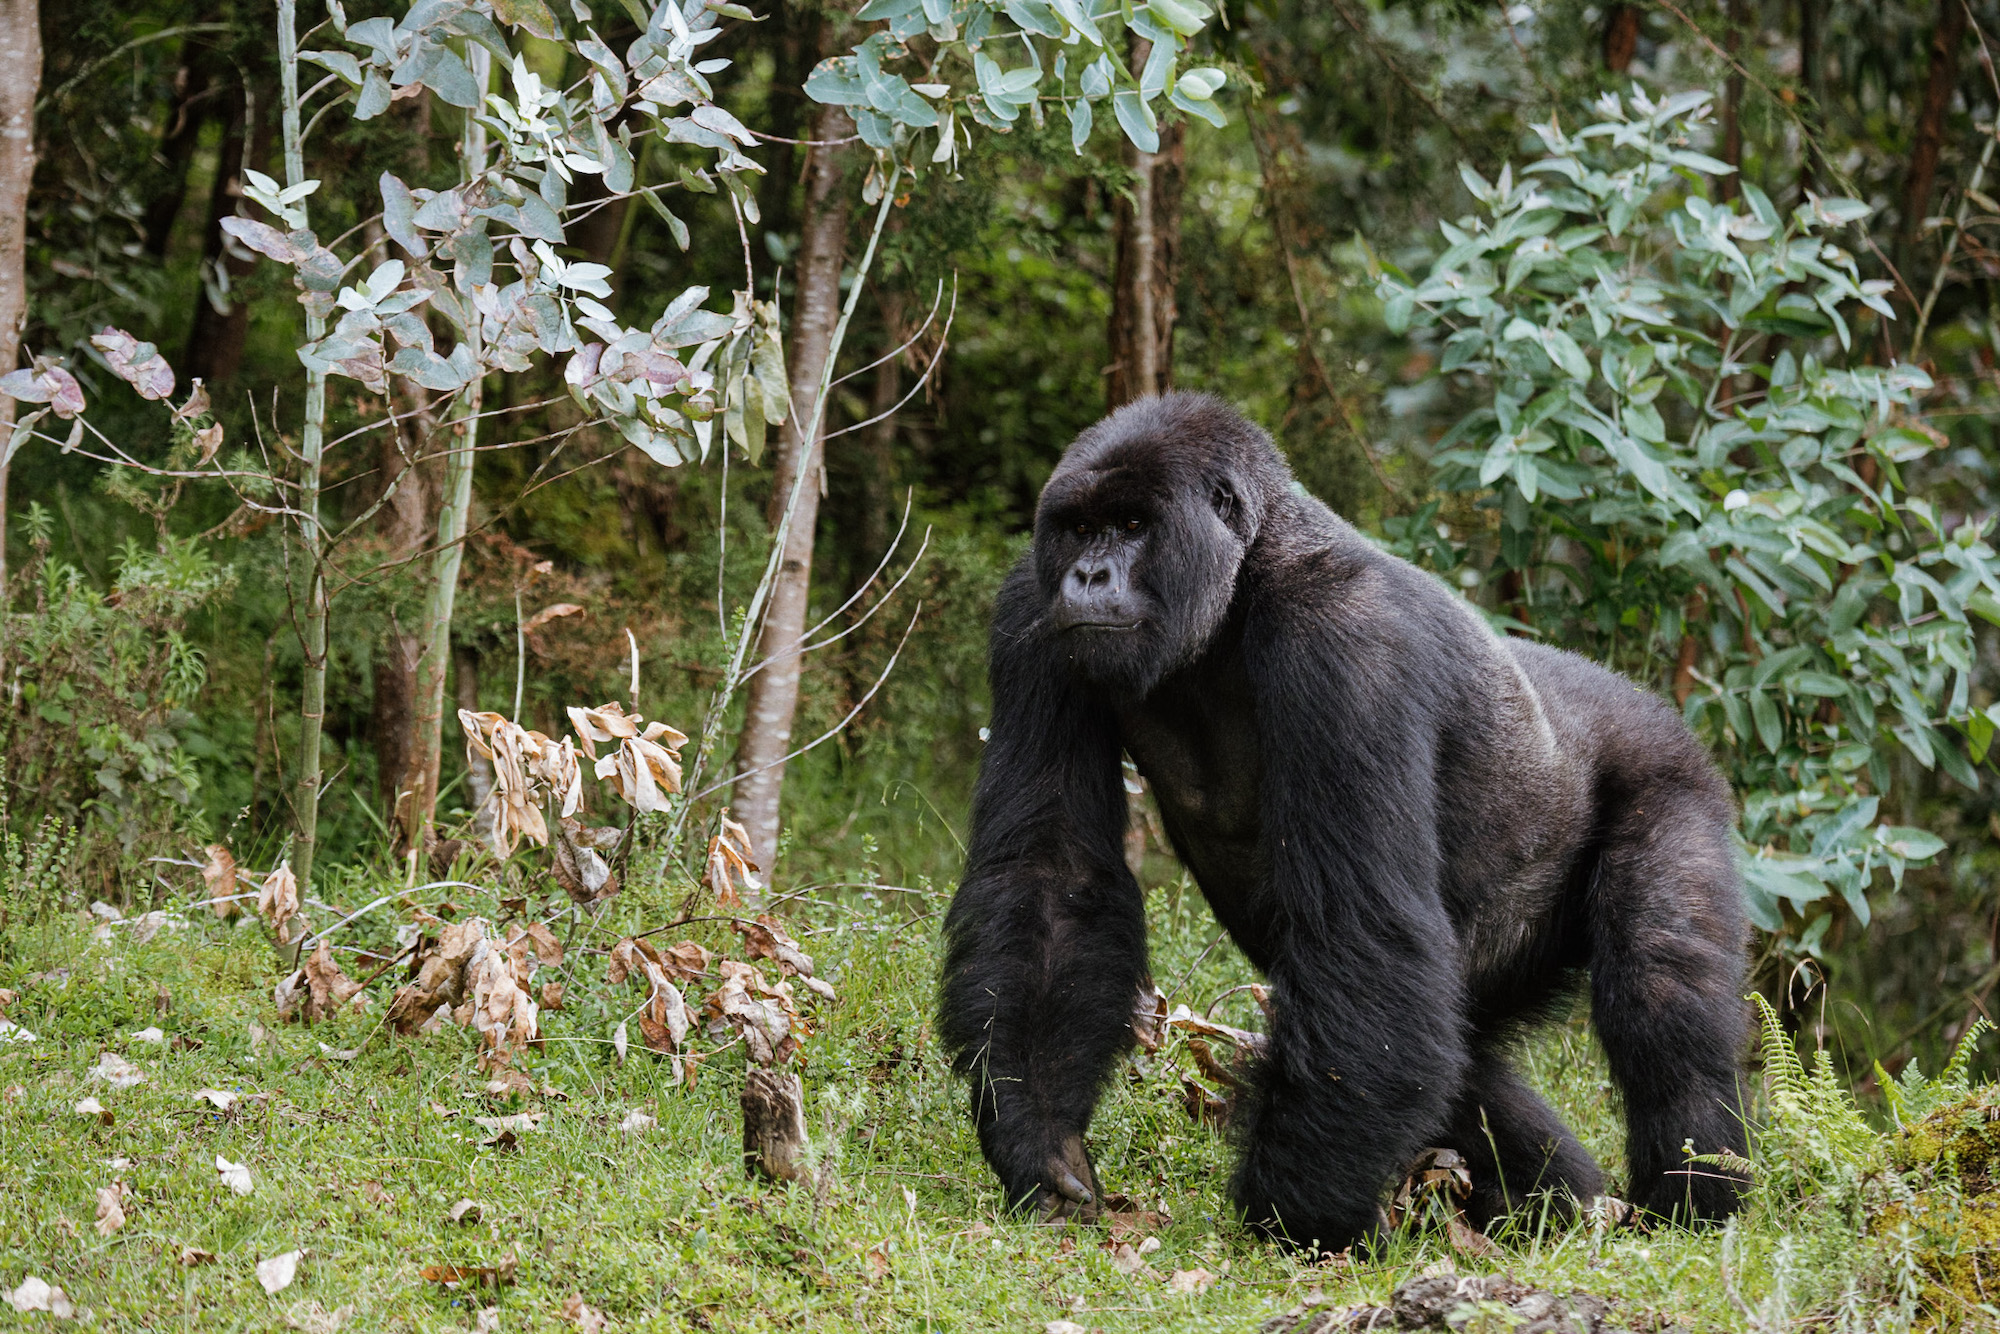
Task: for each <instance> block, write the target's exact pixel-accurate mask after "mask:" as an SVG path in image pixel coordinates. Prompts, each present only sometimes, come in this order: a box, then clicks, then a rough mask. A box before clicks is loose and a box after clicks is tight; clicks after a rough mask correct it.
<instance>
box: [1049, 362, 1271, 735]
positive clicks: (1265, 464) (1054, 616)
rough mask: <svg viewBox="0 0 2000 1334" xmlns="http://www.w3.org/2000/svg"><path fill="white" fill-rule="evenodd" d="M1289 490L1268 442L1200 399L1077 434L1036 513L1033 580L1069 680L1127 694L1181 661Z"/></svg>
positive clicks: (1196, 650) (1131, 410) (1116, 418)
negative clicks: (1062, 649)
mask: <svg viewBox="0 0 2000 1334" xmlns="http://www.w3.org/2000/svg"><path fill="white" fill-rule="evenodd" d="M1290 484H1291V473H1290V471H1289V470H1288V469H1287V468H1286V467H1285V463H1284V460H1283V459H1282V458H1281V457H1280V456H1279V454H1278V451H1277V449H1276V448H1275V447H1274V446H1273V445H1272V444H1271V440H1270V437H1269V436H1267V435H1265V434H1264V432H1263V431H1262V430H1260V429H1259V428H1258V427H1256V426H1254V425H1252V424H1251V423H1250V422H1249V421H1246V420H1245V419H1244V418H1243V416H1242V415H1241V414H1240V413H1238V412H1236V411H1235V410H1234V409H1233V408H1231V407H1229V406H1228V405H1227V404H1225V403H1223V402H1221V401H1220V400H1218V399H1215V398H1211V397H1209V396H1207V395H1205V394H1167V395H1165V396H1163V397H1160V398H1145V399H1140V400H1138V401H1137V402H1134V403H1129V404H1127V405H1126V406H1124V407H1122V408H1120V409H1119V410H1118V411H1116V412H1114V413H1112V414H1111V415H1110V416H1109V417H1106V418H1105V419H1104V420H1103V421H1101V422H1098V423H1097V424H1096V425H1095V426H1093V427H1091V428H1090V429H1089V430H1087V431H1085V432H1084V433H1083V434H1082V435H1080V436H1078V437H1077V440H1076V443H1075V444H1073V445H1071V446H1070V447H1069V450H1068V452H1067V453H1065V454H1064V455H1063V459H1062V462H1061V463H1059V464H1058V465H1056V470H1055V474H1054V475H1053V476H1052V477H1050V478H1049V483H1048V485H1047V486H1045V487H1043V488H1042V499H1041V504H1040V505H1039V506H1038V507H1037V508H1036V511H1035V568H1036V572H1037V574H1038V575H1039V577H1040V579H1041V585H1042V591H1043V594H1044V595H1045V596H1046V597H1047V599H1048V608H1049V618H1050V622H1051V624H1052V625H1053V626H1054V627H1055V629H1056V631H1057V633H1058V634H1060V635H1061V636H1062V637H1063V640H1064V642H1065V644H1066V645H1067V647H1068V650H1069V657H1070V661H1071V663H1073V664H1074V666H1075V667H1076V670H1077V672H1078V673H1079V674H1080V675H1081V676H1082V677H1083V678H1084V679H1085V680H1086V681H1088V682H1090V683H1091V684H1092V685H1095V686H1098V687H1100V688H1102V689H1104V690H1107V691H1109V692H1111V693H1113V694H1115V695H1118V696H1121V697H1125V698H1139V697H1142V696H1144V695H1146V694H1147V693H1148V692H1150V691H1151V690H1152V688H1153V687H1154V686H1155V685H1157V684H1159V682H1160V680H1161V678H1163V677H1165V676H1166V675H1167V674H1168V673H1169V672H1172V671H1173V670H1174V669H1175V668H1177V667H1181V666H1184V665H1186V664H1187V663H1189V662H1191V661H1193V660H1194V659H1195V658H1196V657H1197V656H1198V655H1199V654H1200V653H1201V650H1202V648H1203V647H1204V646H1205V645H1206V644H1207V643H1208V641H1209V640H1210V638H1211V637H1212V636H1213V635H1214V634H1215V632H1216V630H1217V628H1218V627H1219V626H1221V624H1222V622H1223V619H1224V618H1225V617H1226V616H1227V615H1228V613H1229V607H1230V603H1231V602H1232V601H1233V600H1234V598H1235V593H1236V571H1237V567H1238V566H1239V565H1240V564H1241V563H1242V560H1243V553H1244V552H1246V551H1247V550H1249V548H1250V546H1251V544H1252V543H1254V542H1255V541H1256V540H1257V533H1258V530H1259V528H1260V526H1261V525H1262V524H1263V521H1264V516H1265V514H1266V513H1267V512H1269V510H1270V508H1271V506H1272V505H1273V504H1274V503H1275V502H1276V501H1277V499H1278V498H1279V497H1280V496H1282V495H1283V494H1284V491H1285V488H1287V487H1288V486H1289V485H1290Z"/></svg>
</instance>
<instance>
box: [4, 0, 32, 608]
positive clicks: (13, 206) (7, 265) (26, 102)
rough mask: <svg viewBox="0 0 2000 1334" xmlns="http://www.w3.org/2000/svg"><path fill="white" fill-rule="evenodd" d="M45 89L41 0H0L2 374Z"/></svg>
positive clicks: (18, 310) (13, 333) (20, 304)
mask: <svg viewBox="0 0 2000 1334" xmlns="http://www.w3.org/2000/svg"><path fill="white" fill-rule="evenodd" d="M41 87H42V19H41V3H40V0H0V375H4V374H6V373H7V372H8V371H11V370H13V369H14V366H15V363H16V362H18V361H19V360H20V359H21V327H22V325H23V324H25V323H26V322H27V317H28V270H27V254H28V187H29V186H30V185H31V184H33V182H34V178H35V97H36V95H37V94H38V93H39V92H40V91H41ZM13 427H14V400H13V399H11V398H5V397H0V450H4V449H5V447H6V445H5V442H6V440H7V438H8V436H10V435H11V434H12V433H13ZM7 468H8V460H6V459H5V458H4V457H0V613H4V612H5V611H6V608H7V602H6V589H7Z"/></svg>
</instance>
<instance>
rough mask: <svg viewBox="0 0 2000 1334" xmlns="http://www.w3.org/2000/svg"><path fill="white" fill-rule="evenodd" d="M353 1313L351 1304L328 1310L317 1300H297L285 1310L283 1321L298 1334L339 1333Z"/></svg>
mask: <svg viewBox="0 0 2000 1334" xmlns="http://www.w3.org/2000/svg"><path fill="white" fill-rule="evenodd" d="M353 1314H354V1307H353V1306H351V1305H350V1306H336V1307H335V1308H334V1309H333V1310H331V1311H329V1310H327V1309H326V1308H325V1307H324V1306H321V1305H320V1304H319V1303H318V1302H299V1303H297V1304H296V1305H294V1306H293V1307H292V1309H291V1310H289V1311H287V1312H285V1323H286V1324H288V1325H290V1326H291V1327H292V1328H293V1329H296V1330H298V1331H300V1334H340V1331H341V1329H343V1328H344V1327H345V1326H346V1324H347V1321H348V1319H349V1317H351V1316H352V1315H353Z"/></svg>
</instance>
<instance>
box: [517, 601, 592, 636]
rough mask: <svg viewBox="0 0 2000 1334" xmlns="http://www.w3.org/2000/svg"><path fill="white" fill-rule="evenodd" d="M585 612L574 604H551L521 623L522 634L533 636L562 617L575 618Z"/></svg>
mask: <svg viewBox="0 0 2000 1334" xmlns="http://www.w3.org/2000/svg"><path fill="white" fill-rule="evenodd" d="M582 610H583V608H582V607H579V606H577V605H576V604H575V603H574V602H551V603H550V604H549V605H548V606H546V607H544V608H542V609H541V610H540V611H538V612H536V613H535V614H534V615H533V616H530V617H529V618H528V619H527V620H525V621H523V622H521V633H523V634H530V635H531V634H533V633H534V632H535V631H537V630H539V629H541V628H542V627H543V626H545V625H547V624H548V623H549V622H550V621H553V620H555V619H557V618H558V617H562V616H575V615H577V614H578V613H580V612H581V611H582Z"/></svg>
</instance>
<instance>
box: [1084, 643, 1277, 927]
mask: <svg viewBox="0 0 2000 1334" xmlns="http://www.w3.org/2000/svg"><path fill="white" fill-rule="evenodd" d="M1118 731H1119V736H1120V739H1121V740H1122V741H1123V742H1124V745H1125V750H1126V752H1127V753H1128V754H1130V755H1131V757H1132V761H1133V763H1134V764H1136V765H1138V767H1139V772H1140V773H1141V774H1143V775H1144V776H1145V779H1146V782H1147V784H1148V785H1149V786H1150V787H1151V789H1152V792H1153V798H1154V800H1155V801H1156V802H1158V804H1159V808H1160V817H1161V819H1162V821H1163V822H1164V823H1165V825H1166V829H1167V835H1168V837H1169V838H1171V839H1172V840H1173V844H1174V851H1175V852H1176V853H1178V854H1179V856H1180V858H1181V860H1182V861H1183V862H1184V863H1186V865H1187V868H1188V870H1189V871H1190V872H1192V873H1193V875H1194V878H1195V881H1196V883H1197V884H1199V885H1200V886H1201V890H1202V894H1203V895H1204V896H1205V897H1206V898H1207V899H1208V901H1209V903H1210V904H1211V905H1212V906H1213V907H1214V909H1215V913H1216V916H1217V917H1218V918H1220V919H1221V921H1222V923H1223V924H1224V925H1225V926H1227V927H1229V928H1230V930H1231V931H1232V933H1234V934H1236V935H1237V937H1238V939H1239V941H1242V942H1243V943H1244V946H1245V948H1246V949H1252V948H1253V947H1252V945H1251V943H1250V942H1248V941H1243V931H1244V930H1245V929H1247V928H1248V927H1249V925H1250V924H1251V923H1252V922H1254V921H1256V920H1257V919H1258V914H1257V913H1256V910H1255V905H1256V901H1257V899H1258V897H1259V895H1260V894H1261V893H1262V892H1263V881H1264V872H1265V866H1264V855H1263V849H1262V847H1261V843H1260V838H1261V834H1262V829H1263V827H1262V823H1261V819H1260V811H1261V809H1262V803H1261V801H1260V800H1259V797H1260V793H1261V790H1262V786H1263V768H1264V766H1263V760H1262V757H1261V755H1260V754H1259V752H1258V746H1257V715H1256V709H1255V705H1254V701H1253V697H1252V695H1251V691H1250V683H1249V679H1248V677H1247V676H1246V675H1245V674H1244V673H1243V671H1242V669H1241V666H1240V664H1235V663H1230V662H1226V661H1225V662H1223V663H1220V664H1216V665H1214V666H1211V667H1209V668H1207V669H1206V670H1202V671H1200V672H1198V673H1194V674H1192V675H1190V676H1189V677H1188V678H1186V679H1176V680H1174V681H1172V682H1169V683H1167V684H1165V685H1163V686H1162V687H1161V688H1160V689H1158V690H1155V691H1154V692H1153V694H1152V695H1150V696H1148V697H1147V699H1146V700H1145V701H1144V702H1143V703H1141V704H1137V705H1131V706H1128V707H1123V708H1120V709H1119V710H1118Z"/></svg>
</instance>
